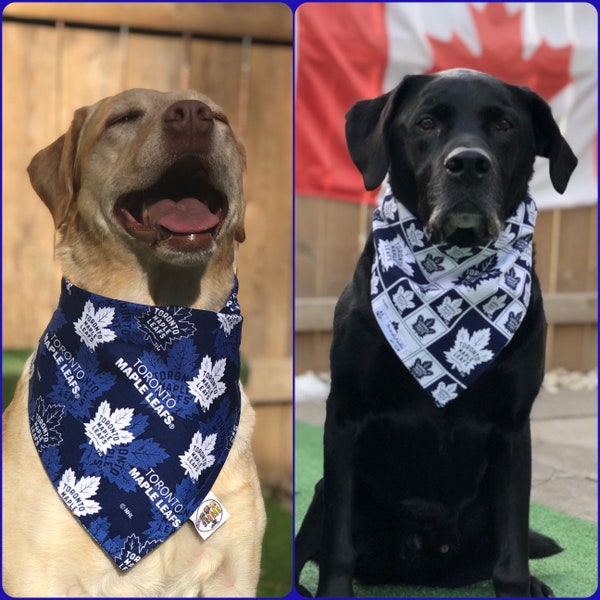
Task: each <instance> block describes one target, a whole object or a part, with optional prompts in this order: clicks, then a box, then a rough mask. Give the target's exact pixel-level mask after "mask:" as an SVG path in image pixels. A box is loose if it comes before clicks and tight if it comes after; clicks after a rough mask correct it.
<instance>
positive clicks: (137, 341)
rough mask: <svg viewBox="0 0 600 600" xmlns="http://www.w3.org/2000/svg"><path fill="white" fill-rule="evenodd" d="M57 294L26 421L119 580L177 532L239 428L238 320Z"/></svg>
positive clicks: (229, 311)
mask: <svg viewBox="0 0 600 600" xmlns="http://www.w3.org/2000/svg"><path fill="white" fill-rule="evenodd" d="M236 293H237V281H236V283H235V287H234V290H233V292H232V294H231V296H230V298H229V300H228V301H227V304H226V306H225V307H224V308H223V309H222V311H221V312H218V313H214V312H211V311H205V310H195V309H191V308H185V307H177V306H145V305H140V304H133V303H130V302H122V301H119V300H113V299H111V298H105V297H103V296H99V295H97V294H91V293H89V292H86V291H84V290H82V289H80V288H78V287H76V286H74V285H73V284H72V283H70V282H68V281H65V280H63V282H62V292H61V296H60V301H59V305H58V308H57V309H56V311H55V313H54V315H53V317H52V319H51V321H50V324H49V325H48V328H47V329H46V331H45V332H44V334H43V336H42V338H41V340H40V344H39V346H38V348H37V352H36V355H35V358H34V361H33V362H32V369H31V378H30V388H29V390H30V391H29V419H30V425H31V434H32V436H33V441H34V443H35V446H36V448H37V450H38V452H39V454H40V457H41V459H42V463H43V465H44V467H45V469H46V471H47V473H48V476H49V477H50V479H51V480H52V482H53V484H54V486H55V487H56V488H57V491H58V493H59V495H60V496H61V498H62V499H63V500H64V502H65V504H66V505H67V507H68V508H69V509H70V510H71V512H72V513H73V514H74V515H75V516H76V517H77V518H78V519H79V521H80V522H81V524H82V525H83V526H84V527H85V529H86V530H87V531H88V533H89V534H90V535H91V536H92V537H93V538H94V539H95V540H96V541H97V542H98V543H99V544H100V545H101V546H102V548H103V549H104V550H105V551H106V552H107V553H108V554H109V555H110V556H111V557H112V558H113V560H114V561H115V563H116V564H117V566H118V567H119V568H120V569H123V570H125V569H129V568H130V567H132V566H134V565H135V564H136V563H137V562H138V561H139V560H140V559H141V558H142V557H143V556H144V555H145V554H147V553H148V552H150V551H151V550H152V549H153V548H155V547H156V546H157V545H158V544H160V543H161V542H163V541H164V540H165V539H166V538H167V537H169V536H170V535H171V534H172V533H173V532H175V531H177V529H179V528H180V527H181V525H182V524H183V523H185V521H187V519H188V518H189V517H190V516H191V515H192V513H193V512H194V511H195V510H196V508H197V507H198V505H199V504H200V503H201V502H202V500H203V499H204V497H205V496H206V495H207V494H208V493H209V491H210V489H211V487H212V485H213V483H214V481H215V480H216V478H217V476H218V475H219V472H220V470H221V467H222V466H223V463H224V462H225V459H226V458H227V455H228V452H229V450H230V448H231V446H232V444H233V440H234V437H235V433H236V430H237V426H238V421H239V416H240V406H241V401H240V389H239V382H238V379H239V372H240V354H239V346H240V340H241V329H242V317H241V316H240V310H239V306H238V303H237V298H236Z"/></svg>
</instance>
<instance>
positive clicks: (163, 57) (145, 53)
mask: <svg viewBox="0 0 600 600" xmlns="http://www.w3.org/2000/svg"><path fill="white" fill-rule="evenodd" d="M184 58H185V45H184V38H183V37H180V38H166V37H165V38H160V37H157V36H149V35H141V34H134V33H132V34H130V35H129V36H128V43H127V65H126V70H125V86H124V87H125V88H135V87H142V88H152V89H155V90H158V91H160V92H169V91H171V90H179V89H182V88H183V87H185V85H184V84H185V78H184Z"/></svg>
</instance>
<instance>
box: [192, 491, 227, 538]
mask: <svg viewBox="0 0 600 600" xmlns="http://www.w3.org/2000/svg"><path fill="white" fill-rule="evenodd" d="M230 516H231V515H230V514H229V513H228V512H227V509H226V508H225V507H224V506H223V505H222V504H221V502H220V501H219V499H218V498H217V497H216V496H215V495H214V494H213V493H212V492H209V493H208V496H206V498H204V500H203V501H202V504H200V506H199V507H198V508H197V509H196V511H195V512H194V514H193V515H192V516H191V517H190V521H191V522H192V523H193V524H194V527H195V528H196V531H197V532H198V534H199V535H200V537H201V538H202V539H203V540H206V539H207V538H209V537H210V536H211V535H212V534H213V533H214V532H215V531H216V530H217V529H219V527H221V525H223V523H225V521H227V519H229V517H230Z"/></svg>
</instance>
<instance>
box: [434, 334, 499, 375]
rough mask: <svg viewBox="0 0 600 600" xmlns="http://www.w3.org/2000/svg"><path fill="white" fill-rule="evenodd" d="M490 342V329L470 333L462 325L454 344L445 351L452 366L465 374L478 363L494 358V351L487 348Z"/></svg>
mask: <svg viewBox="0 0 600 600" xmlns="http://www.w3.org/2000/svg"><path fill="white" fill-rule="evenodd" d="M489 343H490V330H489V329H479V330H477V331H474V332H473V333H472V334H469V332H468V330H467V329H465V328H464V327H461V328H460V329H459V330H458V333H457V334H456V340H455V341H454V346H453V347H452V348H451V349H450V350H447V351H446V352H444V356H445V357H446V360H447V361H448V363H449V364H450V366H451V367H453V368H454V369H456V370H457V371H458V372H459V373H461V374H463V375H468V374H469V373H470V372H471V371H472V370H473V369H474V368H475V367H476V366H477V365H480V364H481V363H484V362H488V361H489V360H491V359H492V358H494V355H493V353H492V352H491V351H490V350H488V349H487V348H486V346H487V345H488V344H489Z"/></svg>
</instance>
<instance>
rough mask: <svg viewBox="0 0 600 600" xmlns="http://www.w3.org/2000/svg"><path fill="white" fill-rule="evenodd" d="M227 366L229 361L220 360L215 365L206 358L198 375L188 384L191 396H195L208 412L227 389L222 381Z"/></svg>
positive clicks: (208, 357)
mask: <svg viewBox="0 0 600 600" xmlns="http://www.w3.org/2000/svg"><path fill="white" fill-rule="evenodd" d="M226 364H227V359H225V358H220V359H219V360H216V361H215V363H214V365H213V362H212V359H211V358H210V356H205V357H204V358H203V359H202V364H201V365H200V371H199V372H198V375H196V377H194V378H193V379H192V380H191V381H188V382H187V385H188V389H189V391H190V394H192V396H194V399H195V400H196V402H199V403H200V406H201V407H202V408H203V409H204V410H208V409H209V408H210V405H211V404H212V403H213V400H215V399H216V398H218V397H219V396H222V395H223V394H224V393H225V390H226V389H227V388H226V386H225V384H224V383H223V382H222V381H221V379H222V378H223V375H225V365H226Z"/></svg>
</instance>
